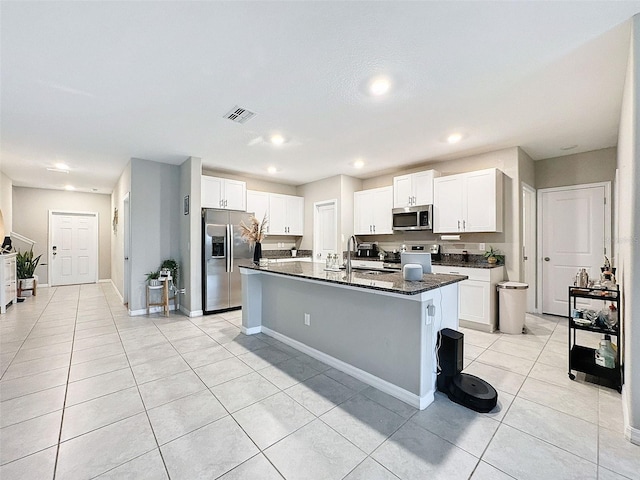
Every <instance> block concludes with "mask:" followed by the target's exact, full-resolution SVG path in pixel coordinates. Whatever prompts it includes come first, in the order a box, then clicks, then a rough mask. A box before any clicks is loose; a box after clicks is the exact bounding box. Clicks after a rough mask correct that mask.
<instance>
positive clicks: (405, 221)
mask: <svg viewBox="0 0 640 480" xmlns="http://www.w3.org/2000/svg"><path fill="white" fill-rule="evenodd" d="M393 229H394V230H433V205H422V206H417V207H404V208H394V209H393Z"/></svg>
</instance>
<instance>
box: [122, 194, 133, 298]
mask: <svg viewBox="0 0 640 480" xmlns="http://www.w3.org/2000/svg"><path fill="white" fill-rule="evenodd" d="M130 208H131V203H130V197H129V192H127V194H126V195H125V196H124V198H123V200H122V210H123V212H122V216H123V222H122V230H123V232H122V235H123V241H124V242H123V243H124V245H123V255H122V257H123V258H122V263H123V266H122V303H123V304H124V305H128V304H129V298H130V297H131V296H130V289H131V209H130Z"/></svg>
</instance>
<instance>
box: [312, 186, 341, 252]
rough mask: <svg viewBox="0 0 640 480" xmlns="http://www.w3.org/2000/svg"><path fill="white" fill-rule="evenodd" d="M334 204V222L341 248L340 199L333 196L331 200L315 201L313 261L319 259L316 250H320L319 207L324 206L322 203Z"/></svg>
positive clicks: (337, 243)
mask: <svg viewBox="0 0 640 480" xmlns="http://www.w3.org/2000/svg"><path fill="white" fill-rule="evenodd" d="M331 204H333V206H334V208H335V212H336V214H335V217H334V220H335V223H334V227H335V232H336V248H337V249H339V248H340V247H339V246H340V241H339V238H338V199H337V198H332V199H330V200H322V201H320V202H314V203H313V253H312V257H311V259H312V261H314V262H315V261H317V258H316V252H317V250H318V238H317V232H319V231H320V228H319V227H318V222H319V221H320V218H319V216H318V207H320V206H322V205H331ZM336 253H338V252H336Z"/></svg>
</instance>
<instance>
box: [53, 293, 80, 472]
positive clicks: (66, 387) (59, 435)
mask: <svg viewBox="0 0 640 480" xmlns="http://www.w3.org/2000/svg"><path fill="white" fill-rule="evenodd" d="M58 291H59V290H58V288H57V287H56V290H55V292H54V293H53V295H52V296H51V298H53V297H54V296H55V294H56V293H58ZM79 308H80V287H78V301H77V302H76V316H75V321H74V322H73V337H72V339H71V353H70V355H69V370H68V372H67V383H66V384H65V387H64V399H63V401H62V415H61V417H60V431H59V432H58V443H57V446H56V459H55V462H54V464H53V480H56V474H57V473H58V459H59V457H60V440H61V439H62V427H63V426H64V411H65V407H66V404H67V394H68V393H69V378H70V376H71V362H72V360H73V345H74V342H75V336H76V325H77V323H78V310H79Z"/></svg>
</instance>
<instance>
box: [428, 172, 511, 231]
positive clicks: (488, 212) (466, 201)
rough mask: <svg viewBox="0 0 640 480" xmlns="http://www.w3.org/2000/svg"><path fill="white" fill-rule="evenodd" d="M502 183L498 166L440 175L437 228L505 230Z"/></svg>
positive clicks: (436, 183)
mask: <svg viewBox="0 0 640 480" xmlns="http://www.w3.org/2000/svg"><path fill="white" fill-rule="evenodd" d="M502 184H503V173H502V172H501V171H500V170H498V169H496V168H489V169H486V170H478V171H477V172H469V173H461V174H459V175H449V176H446V177H440V178H436V179H435V180H434V182H433V186H434V198H433V232H434V233H464V232H467V233H470V232H501V231H502V216H503V214H502V202H503V199H502Z"/></svg>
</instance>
